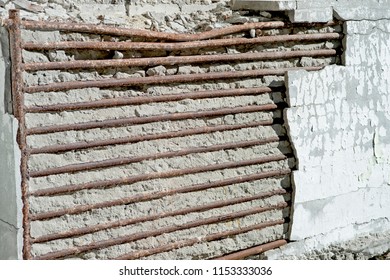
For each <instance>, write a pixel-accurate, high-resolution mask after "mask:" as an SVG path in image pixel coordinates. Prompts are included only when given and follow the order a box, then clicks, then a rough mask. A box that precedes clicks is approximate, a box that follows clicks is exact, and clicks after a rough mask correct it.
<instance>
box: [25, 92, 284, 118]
mask: <svg viewBox="0 0 390 280" xmlns="http://www.w3.org/2000/svg"><path fill="white" fill-rule="evenodd" d="M277 89H280V88H274V89H272V88H270V87H257V88H256V87H254V88H237V89H224V90H205V91H194V92H185V93H180V94H164V95H157V96H133V97H117V98H107V99H102V100H96V101H89V102H77V103H62V104H55V105H39V106H30V107H26V108H25V111H26V112H27V113H46V112H60V111H73V110H88V109H97V108H108V107H117V106H128V105H139V104H147V103H158V102H173V101H180V100H184V99H195V100H196V99H203V98H218V97H235V96H242V95H257V94H264V93H271V92H275V90H277Z"/></svg>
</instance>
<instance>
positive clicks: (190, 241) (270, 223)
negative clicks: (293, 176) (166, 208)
mask: <svg viewBox="0 0 390 280" xmlns="http://www.w3.org/2000/svg"><path fill="white" fill-rule="evenodd" d="M284 223H285V219H281V220H277V221H268V222H264V223H261V224H256V225H252V226H247V227H242V228H238V229H233V230H229V231H224V232H218V233H214V234H210V235H206V236H204V237H200V238H199V237H196V238H191V239H187V240H181V241H177V242H172V243H169V244H167V245H164V246H160V247H157V248H153V249H146V250H139V251H136V252H132V253H128V254H124V255H121V256H119V257H117V258H115V259H116V260H135V259H139V258H143V257H147V256H150V255H155V254H160V253H164V252H167V251H172V250H175V249H179V248H183V247H188V246H193V245H195V244H198V243H201V242H211V241H215V240H219V239H223V238H228V237H229V236H234V235H239V234H243V233H247V232H249V231H254V230H261V229H264V228H267V227H272V226H277V225H282V224H284Z"/></svg>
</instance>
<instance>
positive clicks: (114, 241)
mask: <svg viewBox="0 0 390 280" xmlns="http://www.w3.org/2000/svg"><path fill="white" fill-rule="evenodd" d="M286 207H287V203H285V202H282V203H279V204H277V205H273V206H268V207H255V208H252V209H248V210H243V211H239V212H233V213H228V214H223V215H220V216H215V217H210V218H205V219H200V220H195V221H191V222H188V223H184V224H180V225H172V226H167V227H164V228H160V229H156V230H149V231H145V232H140V233H134V234H131V235H124V236H121V237H117V238H111V239H108V240H102V241H97V242H92V243H90V244H87V245H83V246H78V247H73V248H68V249H64V250H60V251H57V252H51V253H47V254H44V255H41V256H37V257H35V258H34V259H36V260H49V259H58V258H63V257H66V256H69V255H76V254H80V253H84V252H88V251H92V250H99V249H103V248H107V247H110V246H116V245H121V244H126V243H130V242H134V241H137V240H141V239H145V238H149V237H155V236H159V235H162V234H168V233H172V232H175V231H179V230H186V229H190V228H193V227H199V226H206V225H210V224H215V223H221V222H224V221H229V220H234V219H238V218H242V217H245V216H248V215H254V214H259V213H264V212H267V211H272V210H277V209H283V208H286Z"/></svg>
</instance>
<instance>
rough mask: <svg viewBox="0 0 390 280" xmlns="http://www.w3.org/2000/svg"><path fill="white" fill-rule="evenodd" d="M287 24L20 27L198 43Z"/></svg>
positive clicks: (54, 24)
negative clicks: (181, 30)
mask: <svg viewBox="0 0 390 280" xmlns="http://www.w3.org/2000/svg"><path fill="white" fill-rule="evenodd" d="M286 25H287V24H286V23H285V22H282V21H270V22H252V23H246V24H240V25H232V26H228V27H224V28H218V29H213V30H210V31H205V32H201V33H196V34H175V33H166V32H156V31H150V30H142V29H134V28H120V27H111V26H104V25H96V24H85V23H60V22H46V21H26V20H24V21H22V27H23V28H25V29H31V30H47V31H49V30H55V31H68V32H80V33H91V34H100V35H111V36H122V37H143V38H148V39H158V40H165V41H182V42H184V41H198V40H207V39H211V38H217V37H222V36H226V35H230V34H234V33H239V32H242V31H247V30H250V29H266V28H281V27H284V26H286Z"/></svg>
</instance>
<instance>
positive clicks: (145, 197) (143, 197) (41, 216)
mask: <svg viewBox="0 0 390 280" xmlns="http://www.w3.org/2000/svg"><path fill="white" fill-rule="evenodd" d="M290 173H291V170H290V169H282V170H274V171H266V172H262V173H256V174H250V175H244V176H240V177H233V178H228V179H224V180H219V181H214V182H208V183H203V184H197V185H191V186H186V187H182V188H179V189H171V190H164V191H158V192H154V193H147V194H137V195H134V196H129V197H123V198H121V199H117V200H111V201H104V202H100V203H95V204H86V205H79V206H75V207H72V208H67V209H62V210H55V211H49V212H42V213H37V214H31V215H29V218H30V219H31V220H32V221H37V220H45V219H52V218H56V217H60V216H63V215H77V214H81V213H84V212H87V211H90V210H93V209H100V208H108V207H114V206H120V205H126V204H130V203H136V202H142V201H150V200H154V199H159V198H162V197H165V196H172V195H175V194H182V193H189V192H197V191H203V190H208V189H212V188H219V187H224V186H228V185H234V184H240V183H247V182H253V181H256V180H261V179H266V178H273V177H279V176H286V175H289V174H290Z"/></svg>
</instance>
